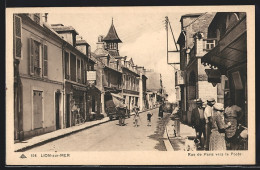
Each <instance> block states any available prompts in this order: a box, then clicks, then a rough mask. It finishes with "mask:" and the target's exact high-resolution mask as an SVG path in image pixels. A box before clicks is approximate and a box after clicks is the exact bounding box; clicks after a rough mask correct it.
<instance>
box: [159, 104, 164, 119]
mask: <svg viewBox="0 0 260 170" xmlns="http://www.w3.org/2000/svg"><path fill="white" fill-rule="evenodd" d="M158 116H159V119H161V118H163V103H160V107H159V115H158Z"/></svg>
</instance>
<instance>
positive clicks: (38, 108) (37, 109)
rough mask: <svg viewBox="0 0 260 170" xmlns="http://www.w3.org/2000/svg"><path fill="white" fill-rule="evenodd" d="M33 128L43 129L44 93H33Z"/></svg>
mask: <svg viewBox="0 0 260 170" xmlns="http://www.w3.org/2000/svg"><path fill="white" fill-rule="evenodd" d="M33 127H34V129H38V128H42V91H33Z"/></svg>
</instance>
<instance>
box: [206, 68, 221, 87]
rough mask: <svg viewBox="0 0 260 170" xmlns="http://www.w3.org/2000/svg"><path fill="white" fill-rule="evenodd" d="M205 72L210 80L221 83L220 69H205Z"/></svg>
mask: <svg viewBox="0 0 260 170" xmlns="http://www.w3.org/2000/svg"><path fill="white" fill-rule="evenodd" d="M205 72H206V73H207V76H208V82H210V83H212V84H213V85H216V84H217V83H221V73H220V72H219V70H218V69H205Z"/></svg>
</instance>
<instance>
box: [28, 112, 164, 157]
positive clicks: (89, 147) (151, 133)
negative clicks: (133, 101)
mask: <svg viewBox="0 0 260 170" xmlns="http://www.w3.org/2000/svg"><path fill="white" fill-rule="evenodd" d="M151 112H152V113H153V116H152V121H151V122H152V123H151V126H147V119H146V114H147V112H143V113H140V119H141V120H139V125H140V126H139V127H134V124H133V116H131V117H130V118H127V119H126V120H125V123H126V126H119V125H118V120H114V121H110V122H107V123H104V124H101V125H98V126H95V127H92V128H89V129H86V130H83V131H81V132H78V133H75V134H72V135H69V136H66V137H64V138H61V139H58V140H55V141H52V142H49V143H46V144H44V145H41V146H38V147H35V148H32V149H30V150H28V151H33V152H37V151H46V152H47V151H53V152H56V151H166V148H165V146H164V143H163V139H162V138H163V133H164V128H165V125H166V124H167V122H168V121H169V114H166V113H164V118H163V119H158V108H157V109H154V110H151Z"/></svg>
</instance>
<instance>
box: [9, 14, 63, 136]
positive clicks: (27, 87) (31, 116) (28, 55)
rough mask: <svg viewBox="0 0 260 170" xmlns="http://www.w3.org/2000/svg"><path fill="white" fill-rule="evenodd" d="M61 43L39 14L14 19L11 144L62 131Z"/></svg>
mask: <svg viewBox="0 0 260 170" xmlns="http://www.w3.org/2000/svg"><path fill="white" fill-rule="evenodd" d="M45 17H46V18H47V14H45ZM63 43H64V41H63V40H62V39H61V38H60V37H59V36H58V35H57V34H55V33H54V32H53V31H51V30H50V29H49V26H48V25H47V24H46V23H45V22H44V20H43V15H42V14H40V13H34V14H15V15H14V48H13V49H14V62H15V63H14V64H15V65H14V69H15V75H14V77H15V80H14V82H15V92H14V99H15V101H14V110H15V114H14V123H15V124H14V139H15V140H24V139H26V138H29V137H33V136H36V135H40V134H44V133H47V132H51V131H54V130H56V129H60V128H63V114H62V113H63V102H62V101H63V71H62V70H63V67H62V66H63V65H62V52H61V51H62V48H63Z"/></svg>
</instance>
